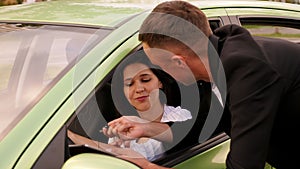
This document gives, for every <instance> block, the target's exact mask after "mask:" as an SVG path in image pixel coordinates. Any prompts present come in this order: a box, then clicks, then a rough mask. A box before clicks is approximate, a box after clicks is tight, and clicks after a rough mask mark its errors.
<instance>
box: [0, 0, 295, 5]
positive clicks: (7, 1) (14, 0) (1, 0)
mask: <svg viewBox="0 0 300 169" xmlns="http://www.w3.org/2000/svg"><path fill="white" fill-rule="evenodd" d="M41 1H51V0H0V6H4V5H17V4H22V3H34V2H41ZM102 1H103V2H106V3H107V2H115V3H118V2H120V3H122V2H123V3H124V2H136V3H158V2H160V1H162V0H102ZM264 1H276V2H283V3H294V4H300V0H264Z"/></svg>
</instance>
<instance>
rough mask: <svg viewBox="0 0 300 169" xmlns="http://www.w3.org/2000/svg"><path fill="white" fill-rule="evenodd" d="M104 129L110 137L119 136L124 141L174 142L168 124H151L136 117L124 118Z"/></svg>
mask: <svg viewBox="0 0 300 169" xmlns="http://www.w3.org/2000/svg"><path fill="white" fill-rule="evenodd" d="M108 125H109V128H108V129H106V128H103V133H104V134H105V135H106V136H108V137H113V136H118V137H120V138H121V139H123V140H133V139H136V138H141V137H148V138H153V139H157V140H160V141H164V142H172V140H173V135H172V131H171V129H170V127H169V125H168V124H167V123H160V122H149V121H146V120H143V119H141V118H139V117H136V116H123V117H120V118H118V119H116V120H113V121H111V122H109V123H108Z"/></svg>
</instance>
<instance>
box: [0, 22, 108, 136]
mask: <svg viewBox="0 0 300 169" xmlns="http://www.w3.org/2000/svg"><path fill="white" fill-rule="evenodd" d="M109 32H111V30H109V29H95V28H82V27H71V26H54V25H36V24H5V23H0V48H1V52H0V119H1V122H0V140H1V139H2V138H3V137H4V136H5V135H6V134H7V133H8V132H9V131H10V130H11V129H12V128H13V127H14V126H15V125H16V124H17V122H18V121H20V120H21V119H22V118H23V117H24V116H25V115H26V113H27V112H28V111H29V110H30V108H31V107H32V106H33V105H34V104H35V103H36V102H37V100H38V99H39V98H41V97H42V95H43V94H44V93H46V92H45V91H47V90H49V89H50V88H51V87H52V86H54V85H55V82H57V80H58V79H60V78H61V77H62V76H63V75H64V74H65V73H67V71H68V70H69V69H70V68H71V67H72V65H74V64H75V63H76V60H78V58H79V57H81V56H83V55H84V53H86V51H87V49H91V48H92V47H93V44H94V45H95V44H96V43H98V42H99V41H101V40H102V39H103V38H104V37H105V36H106V35H107V34H108V33H109Z"/></svg>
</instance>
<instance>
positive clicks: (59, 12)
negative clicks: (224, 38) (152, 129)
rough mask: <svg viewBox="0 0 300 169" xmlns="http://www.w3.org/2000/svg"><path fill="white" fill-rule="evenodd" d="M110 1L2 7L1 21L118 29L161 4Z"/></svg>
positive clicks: (212, 4) (243, 4) (207, 4)
mask: <svg viewBox="0 0 300 169" xmlns="http://www.w3.org/2000/svg"><path fill="white" fill-rule="evenodd" d="M109 2H110V3H108V1H105V0H63V1H44V2H38V3H24V4H20V5H12V6H3V7H0V22H6V21H9V22H23V23H24V22H30V23H31V22H43V23H59V24H71V25H86V26H105V27H118V26H119V25H121V24H122V23H123V22H124V21H126V20H127V19H130V18H131V17H132V16H134V15H137V14H139V13H141V12H143V11H147V10H151V9H152V8H153V7H154V6H155V5H157V3H153V1H152V2H151V1H150V2H149V3H141V2H140V3H138V2H136V3H129V2H124V1H123V2H119V1H109ZM146 2H148V1H146ZM160 2H162V1H160ZM190 2H191V3H193V4H194V5H196V6H198V7H200V8H201V9H211V8H227V7H230V8H249V7H251V8H252V7H253V8H258V7H260V8H261V7H263V8H268V9H282V10H290V11H300V8H299V5H295V4H288V3H280V2H273V3H272V2H265V1H193V0H190Z"/></svg>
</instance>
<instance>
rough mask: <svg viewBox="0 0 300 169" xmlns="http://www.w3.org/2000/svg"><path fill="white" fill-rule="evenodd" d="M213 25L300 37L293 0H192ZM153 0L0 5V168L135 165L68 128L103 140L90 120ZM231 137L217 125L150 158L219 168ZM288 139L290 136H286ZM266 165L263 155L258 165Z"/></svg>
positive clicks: (137, 45) (134, 46) (99, 113)
mask: <svg viewBox="0 0 300 169" xmlns="http://www.w3.org/2000/svg"><path fill="white" fill-rule="evenodd" d="M191 3H193V4H195V5H197V6H199V8H201V9H202V10H203V11H204V12H205V13H206V15H207V16H208V17H209V21H210V24H211V28H212V29H213V30H214V29H216V28H218V27H220V26H222V25H226V24H239V25H242V26H244V27H245V28H247V29H249V31H250V32H251V33H252V34H255V35H259V36H269V37H275V38H284V39H288V40H290V41H293V42H295V43H300V6H299V5H295V4H285V3H279V2H277V3H275V2H274V3H271V2H263V1H256V2H255V1H251V2H241V1H224V2H222V1H214V2H211V1H201V2H200V1H191ZM155 5H156V4H151V3H147V4H142V3H140V2H137V1H133V2H130V3H129V2H128V1H120V2H118V1H111V3H109V2H108V1H105V0H102V1H101V0H90V1H89V0H61V1H59V0H58V1H48V2H38V3H31V4H29V3H27V4H26V3H25V4H21V5H14V6H6V7H0V50H1V52H0V78H1V80H0V119H1V122H0V141H1V142H0V157H1V162H0V168H1V169H2V168H3V169H8V168H21V169H24V168H33V169H37V168H42V169H46V168H51V169H56V168H64V169H73V168H98V169H102V168H105V169H120V168H122V169H123V168H124V169H126V168H132V169H134V168H139V166H137V165H135V164H133V163H131V162H128V161H125V160H122V159H120V158H117V157H114V156H113V155H110V154H108V153H106V152H102V151H100V150H97V149H94V148H91V147H89V145H73V144H71V143H70V140H69V139H68V137H67V134H66V131H67V129H72V130H73V131H75V132H77V133H80V134H82V135H83V136H86V137H89V138H91V139H94V140H98V141H101V142H107V139H106V138H105V137H104V136H103V134H102V133H101V132H99V130H100V129H101V128H102V127H103V126H105V125H106V124H107V122H108V121H109V120H112V119H113V118H114V117H113V116H111V115H107V114H105V112H108V111H109V112H113V109H112V108H111V109H109V108H108V106H109V105H111V104H113V103H112V101H111V98H110V90H109V89H107V86H109V84H110V82H111V79H112V75H113V72H114V70H115V68H116V67H117V65H118V64H119V63H120V62H121V61H122V59H124V58H125V57H126V56H128V55H129V54H131V53H132V52H134V51H137V50H139V49H141V42H139V41H138V38H137V37H138V30H139V27H140V25H141V24H142V22H143V20H144V19H145V17H146V16H147V15H148V14H149V12H150V11H151V9H152V8H153V7H154V6H155ZM229 143H230V139H229V137H228V136H227V135H226V134H225V133H219V135H216V136H214V137H212V138H210V139H208V140H207V141H205V142H203V143H201V144H199V145H196V146H194V147H192V148H189V149H185V150H182V151H178V152H176V153H174V154H169V155H166V156H163V157H161V158H159V159H157V160H156V161H154V162H155V163H157V164H159V165H162V166H166V167H174V168H177V169H180V168H182V169H187V168H188V169H193V168H195V169H199V168H205V169H221V168H225V159H226V155H227V153H228V151H229ZM295 146H296V145H295ZM268 167H270V166H268V165H266V168H268Z"/></svg>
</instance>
